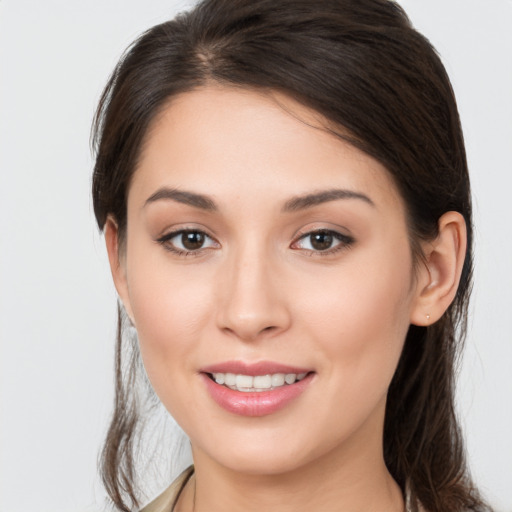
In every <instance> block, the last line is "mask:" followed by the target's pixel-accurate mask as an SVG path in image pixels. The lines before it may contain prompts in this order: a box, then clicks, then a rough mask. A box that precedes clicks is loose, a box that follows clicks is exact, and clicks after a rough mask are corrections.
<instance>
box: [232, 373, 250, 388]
mask: <svg viewBox="0 0 512 512" xmlns="http://www.w3.org/2000/svg"><path fill="white" fill-rule="evenodd" d="M253 381H254V378H253V377H251V376H250V375H237V376H236V383H235V386H236V387H237V388H238V389H244V388H245V389H250V388H252V387H253V385H252V383H253Z"/></svg>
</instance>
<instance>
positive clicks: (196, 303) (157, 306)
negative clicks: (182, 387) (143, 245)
mask: <svg viewBox="0 0 512 512" xmlns="http://www.w3.org/2000/svg"><path fill="white" fill-rule="evenodd" d="M142 252H143V251H142V250H138V251H137V252H134V253H132V255H131V256H132V259H131V261H130V265H129V267H128V271H127V275H128V287H129V296H130V304H131V308H132V311H133V316H134V320H135V324H136V326H137V333H138V338H139V344H140V350H141V355H142V359H143V362H144V366H145V368H146V371H147V373H148V377H149V379H150V381H151V382H152V384H153V386H154V388H155V390H156V391H157V393H158V391H159V389H162V387H164V388H165V386H166V385H167V384H168V383H169V380H170V379H172V377H173V375H175V374H176V372H173V371H172V370H173V367H174V366H179V365H181V366H183V365H185V366H186V365H187V364H189V362H190V358H188V357H187V355H188V354H189V353H190V352H191V351H193V350H194V348H195V347H196V344H197V343H198V340H199V339H200V333H201V332H202V331H203V330H204V326H205V323H206V322H208V321H209V318H210V317H211V305H212V302H213V297H212V290H211V286H210V285H209V281H208V279H207V278H206V276H202V275H201V272H200V271H197V270H196V271H195V272H193V271H192V270H191V269H192V267H191V266H189V267H187V266H183V267H179V266H176V265H174V266H172V265H170V264H169V262H168V261H167V258H166V255H165V254H164V255H163V256H161V255H160V257H157V258H152V259H151V260H150V261H148V259H147V258H145V257H144V254H141V253H142Z"/></svg>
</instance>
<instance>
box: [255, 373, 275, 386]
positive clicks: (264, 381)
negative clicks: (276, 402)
mask: <svg viewBox="0 0 512 512" xmlns="http://www.w3.org/2000/svg"><path fill="white" fill-rule="evenodd" d="M254 387H255V388H259V389H270V388H271V387H272V376H270V375H258V376H256V377H254Z"/></svg>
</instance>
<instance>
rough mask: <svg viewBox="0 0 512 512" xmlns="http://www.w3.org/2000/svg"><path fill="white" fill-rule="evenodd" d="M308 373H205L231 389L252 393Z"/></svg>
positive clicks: (269, 388)
mask: <svg viewBox="0 0 512 512" xmlns="http://www.w3.org/2000/svg"><path fill="white" fill-rule="evenodd" d="M309 373H311V372H306V373H273V374H267V375H254V376H253V375H244V374H235V373H219V372H215V373H207V375H208V377H210V379H211V380H213V381H214V382H216V383H217V384H219V385H220V386H224V387H226V388H229V389H231V390H233V391H241V392H242V393H254V392H263V391H272V390H274V389H279V388H282V387H284V386H290V385H292V384H295V382H298V381H301V380H302V379H304V378H305V377H306V376H307V375H308V374H309Z"/></svg>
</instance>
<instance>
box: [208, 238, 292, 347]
mask: <svg viewBox="0 0 512 512" xmlns="http://www.w3.org/2000/svg"><path fill="white" fill-rule="evenodd" d="M220 281H221V282H220V286H219V288H220V290H221V293H220V297H219V303H218V315H217V324H218V327H219V328H220V329H221V330H222V331H224V332H226V333H230V334H232V335H235V336H236V337H238V338H239V339H240V340H243V341H255V340H257V339H259V338H262V337H267V336H275V335H277V334H278V333H280V332H283V331H285V330H287V329H288V328H289V326H290V323H291V315H290V311H289V308H288V304H287V300H286V287H285V286H284V285H285V283H284V280H283V275H282V272H280V269H279V265H278V264H277V262H276V261H275V259H272V257H270V256H269V255H268V254H266V253H265V252H264V251H258V250H256V249H254V248H252V249H251V248H250V247H246V248H245V249H244V250H241V251H240V252H239V253H238V254H236V255H233V257H232V258H229V261H226V262H225V268H224V270H223V272H222V276H221V279H220Z"/></svg>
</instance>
